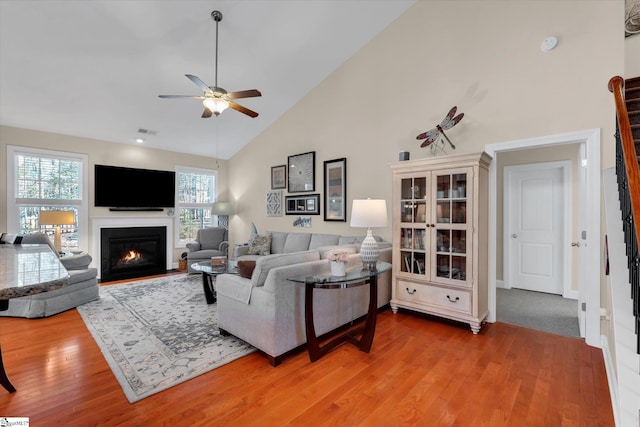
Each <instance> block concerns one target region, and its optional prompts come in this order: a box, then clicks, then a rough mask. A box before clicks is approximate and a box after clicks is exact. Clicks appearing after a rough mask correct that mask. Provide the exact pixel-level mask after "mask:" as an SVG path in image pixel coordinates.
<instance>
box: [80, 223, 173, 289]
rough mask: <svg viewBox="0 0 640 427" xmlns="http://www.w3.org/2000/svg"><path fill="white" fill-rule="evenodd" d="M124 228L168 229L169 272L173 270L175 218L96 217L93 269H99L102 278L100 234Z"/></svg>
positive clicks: (92, 249) (93, 238)
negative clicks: (108, 230) (107, 230)
mask: <svg viewBox="0 0 640 427" xmlns="http://www.w3.org/2000/svg"><path fill="white" fill-rule="evenodd" d="M123 227H166V230H167V236H166V238H167V266H166V267H167V270H171V269H172V268H173V217H167V218H163V217H158V216H128V217H106V216H105V217H94V218H91V236H92V239H91V254H92V256H93V262H92V263H91V266H92V267H96V268H97V269H98V278H100V260H101V259H102V253H101V248H100V246H101V245H100V234H101V230H102V229H103V228H123Z"/></svg>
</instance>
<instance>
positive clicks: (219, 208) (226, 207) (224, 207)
mask: <svg viewBox="0 0 640 427" xmlns="http://www.w3.org/2000/svg"><path fill="white" fill-rule="evenodd" d="M211 213H212V214H214V215H233V214H234V213H236V210H235V209H234V208H233V205H232V204H231V203H229V202H216V203H214V204H213V207H212V208H211Z"/></svg>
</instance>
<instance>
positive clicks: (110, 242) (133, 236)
mask: <svg viewBox="0 0 640 427" xmlns="http://www.w3.org/2000/svg"><path fill="white" fill-rule="evenodd" d="M166 236H167V228H166V227H119V228H101V229H100V257H101V260H100V279H101V281H103V282H106V281H111V280H121V279H131V278H134V277H141V276H150V275H153V274H161V273H165V272H166V271H167V267H166V263H167V252H166V249H167V237H166Z"/></svg>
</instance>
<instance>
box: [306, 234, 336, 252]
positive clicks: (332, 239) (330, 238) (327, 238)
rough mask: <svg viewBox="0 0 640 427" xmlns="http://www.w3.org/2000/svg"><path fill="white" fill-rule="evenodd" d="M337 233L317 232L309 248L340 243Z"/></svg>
mask: <svg viewBox="0 0 640 427" xmlns="http://www.w3.org/2000/svg"><path fill="white" fill-rule="evenodd" d="M339 237H340V236H338V235H337V234H317V233H314V234H313V235H312V236H311V242H309V249H318V248H320V247H322V246H330V245H337V244H338V238H339Z"/></svg>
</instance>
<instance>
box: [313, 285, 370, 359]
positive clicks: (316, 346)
mask: <svg viewBox="0 0 640 427" xmlns="http://www.w3.org/2000/svg"><path fill="white" fill-rule="evenodd" d="M368 284H369V311H368V312H367V318H366V321H365V324H364V327H360V328H356V329H352V330H351V331H347V332H346V333H344V334H342V335H340V336H338V337H336V338H334V339H333V340H331V341H329V342H328V343H326V344H325V345H323V346H320V343H319V342H318V337H317V336H316V330H315V325H314V324H313V290H314V286H313V282H308V283H305V292H304V310H305V321H304V324H305V330H306V333H307V351H308V353H309V359H310V360H311V361H312V362H315V361H316V360H318V359H320V358H321V357H322V356H324V355H325V354H327V353H328V352H330V351H331V350H333V349H334V348H336V347H338V346H339V345H340V344H343V343H345V342H349V343H351V344H353V345H355V346H356V347H357V348H358V349H359V350H360V351H364V352H365V353H369V351H370V350H371V346H372V345H373V337H374V335H375V333H376V317H377V314H378V277H377V276H372V277H370V278H369V280H368ZM329 291H330V290H329ZM358 335H361V337H360V339H358V338H356V337H357V336H358Z"/></svg>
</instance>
